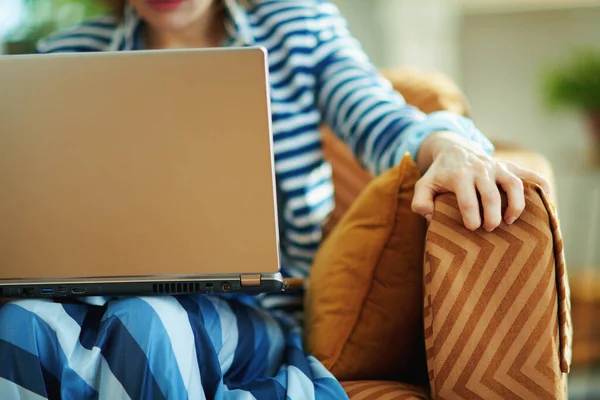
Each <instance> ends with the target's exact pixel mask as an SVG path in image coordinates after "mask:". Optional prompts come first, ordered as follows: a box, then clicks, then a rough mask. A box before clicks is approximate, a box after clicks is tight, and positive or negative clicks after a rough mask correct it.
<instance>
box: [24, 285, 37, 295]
mask: <svg viewBox="0 0 600 400" xmlns="http://www.w3.org/2000/svg"><path fill="white" fill-rule="evenodd" d="M23 294H24V295H26V296H33V295H34V294H35V288H33V287H24V288H23Z"/></svg>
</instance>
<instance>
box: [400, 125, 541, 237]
mask: <svg viewBox="0 0 600 400" xmlns="http://www.w3.org/2000/svg"><path fill="white" fill-rule="evenodd" d="M417 165H418V167H419V169H420V170H421V172H422V173H423V172H425V171H427V172H425V174H424V175H423V177H422V178H421V179H420V180H419V182H417V185H416V187H415V196H414V199H413V203H412V209H413V211H414V212H416V213H417V214H420V215H422V216H424V217H425V218H427V219H428V220H431V217H432V215H433V207H434V206H433V204H434V203H433V199H434V197H435V196H436V195H437V194H441V193H448V192H453V193H455V194H456V198H457V201H458V207H459V209H460V213H461V215H462V218H463V222H464V224H465V227H467V229H470V230H476V229H478V228H479V227H480V226H483V228H484V229H485V230H486V231H488V232H490V231H492V230H494V229H495V228H497V227H498V226H499V225H500V223H501V222H502V220H504V221H505V222H506V223H507V224H509V225H510V224H512V223H513V222H515V220H517V219H518V218H519V216H520V215H521V213H522V212H523V209H524V208H525V196H524V190H523V182H522V181H521V178H525V179H527V180H530V181H533V182H535V183H537V184H539V185H540V186H541V187H542V189H543V190H544V191H545V192H546V193H549V191H550V184H549V183H548V181H547V180H545V179H544V178H542V177H541V176H539V175H538V174H536V173H535V172H532V171H529V170H526V169H523V168H521V167H519V166H517V165H516V164H512V163H504V162H500V161H498V160H495V159H494V158H492V157H491V156H489V155H487V154H486V153H485V152H483V151H482V150H481V149H479V147H477V145H475V144H473V143H471V142H470V141H468V140H466V139H464V138H462V137H461V136H459V135H457V134H455V133H452V132H438V133H434V134H433V135H431V136H430V137H428V138H427V140H426V141H425V142H424V143H423V145H422V147H421V149H420V151H419V154H418V155H417ZM498 186H500V187H502V189H503V190H504V191H505V192H506V194H507V197H508V208H507V210H506V212H505V213H504V215H501V214H502V211H501V202H500V190H499V188H498ZM477 194H479V198H478V196H477ZM480 202H481V204H480ZM480 205H481V207H482V209H483V221H482V220H481V214H480Z"/></svg>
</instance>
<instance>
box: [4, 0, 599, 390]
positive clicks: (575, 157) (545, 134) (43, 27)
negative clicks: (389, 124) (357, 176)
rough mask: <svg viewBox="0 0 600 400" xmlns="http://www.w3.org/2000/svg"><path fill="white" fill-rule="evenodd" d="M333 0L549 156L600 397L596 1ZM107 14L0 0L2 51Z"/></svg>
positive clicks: (376, 46)
mask: <svg viewBox="0 0 600 400" xmlns="http://www.w3.org/2000/svg"><path fill="white" fill-rule="evenodd" d="M334 1H335V2H336V3H337V4H338V6H339V7H340V9H341V10H342V12H343V13H344V14H345V16H346V17H347V19H348V21H349V24H350V28H351V30H352V32H353V33H354V34H355V36H357V37H358V39H359V40H360V41H361V42H362V44H363V46H364V48H365V49H366V51H367V52H368V54H369V55H370V56H371V58H372V60H373V62H374V63H375V64H376V65H377V66H378V67H381V68H396V67H401V66H411V67H416V68H420V69H424V70H427V71H437V72H442V73H444V74H446V75H448V76H449V77H451V78H452V79H453V80H454V81H456V82H457V83H458V85H459V86H460V87H461V89H462V90H463V91H464V93H465V94H466V96H467V98H468V99H469V102H470V103H471V107H472V117H473V119H474V120H475V122H476V124H477V125H478V126H479V127H480V128H481V129H482V130H483V131H484V132H485V133H486V134H487V135H488V136H489V137H491V138H492V139H494V140H496V141H498V142H501V143H511V144H514V145H517V146H522V147H525V148H528V149H531V150H534V151H537V152H539V153H541V154H542V155H544V156H545V157H546V158H547V159H548V160H549V161H550V163H551V164H552V166H553V168H554V171H555V174H556V185H557V198H558V210H559V215H560V218H561V224H562V225H561V226H562V232H563V236H564V241H565V247H566V256H567V264H568V266H569V269H570V274H571V277H572V279H571V281H572V296H573V313H574V326H575V335H576V337H575V347H574V371H573V373H572V374H571V376H570V384H569V390H570V395H571V398H572V399H592V398H600V367H599V366H600V0H334ZM102 12H104V10H103V8H102V7H101V6H100V5H99V3H97V2H96V1H94V0H0V54H2V53H4V54H17V53H28V52H33V51H34V48H35V42H36V41H37V40H38V39H39V38H40V37H43V36H45V35H47V34H48V33H49V32H52V31H54V30H58V29H61V28H65V27H68V26H71V25H75V24H77V23H78V22H80V21H82V20H84V19H86V18H89V17H90V16H93V15H96V14H99V13H102ZM1 91H2V89H1V88H0V93H1Z"/></svg>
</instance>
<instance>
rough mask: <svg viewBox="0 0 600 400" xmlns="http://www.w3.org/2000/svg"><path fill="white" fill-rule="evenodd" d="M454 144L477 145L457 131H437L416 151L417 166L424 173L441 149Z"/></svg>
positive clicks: (470, 146) (463, 145) (461, 145)
mask: <svg viewBox="0 0 600 400" xmlns="http://www.w3.org/2000/svg"><path fill="white" fill-rule="evenodd" d="M456 146H460V147H468V148H473V147H477V145H476V144H474V143H472V142H471V141H469V140H467V139H465V138H464V137H462V136H461V135H459V134H458V133H454V132H450V131H438V132H434V133H432V134H431V135H429V136H428V137H427V139H425V141H424V142H423V144H422V145H421V148H420V149H419V151H418V153H417V159H416V162H417V167H418V168H419V170H420V171H421V173H422V174H423V173H425V172H426V171H427V170H428V169H429V167H430V166H431V164H432V163H433V161H434V160H435V159H436V157H437V156H438V155H439V153H440V152H441V151H443V150H444V149H448V148H452V147H456Z"/></svg>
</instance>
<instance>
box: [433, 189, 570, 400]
mask: <svg viewBox="0 0 600 400" xmlns="http://www.w3.org/2000/svg"><path fill="white" fill-rule="evenodd" d="M526 202H527V207H526V210H525V212H524V213H523V215H522V216H521V218H520V219H519V220H518V221H517V222H516V223H515V224H514V225H512V226H507V225H502V226H501V227H500V228H498V229H496V230H495V231H494V232H492V233H487V232H485V231H483V230H479V231H477V232H470V231H468V230H467V229H465V228H464V226H463V224H462V219H461V216H460V212H459V210H458V206H457V203H456V198H455V197H454V196H453V195H443V196H439V197H438V199H437V200H436V212H435V215H434V218H433V221H432V223H431V224H430V227H429V231H428V238H427V241H426V254H425V269H424V274H425V276H424V283H425V305H424V317H425V342H426V347H427V364H428V369H429V378H430V382H431V386H432V396H433V397H434V398H436V399H486V400H487V399H527V400H529V399H561V398H564V397H565V385H564V377H563V371H564V372H567V370H568V363H569V359H568V355H569V354H568V353H569V349H570V335H571V333H570V329H571V327H570V320H569V318H570V317H569V312H570V309H569V304H568V284H566V283H565V279H566V271H565V269H564V262H563V261H562V241H561V240H560V235H559V232H558V224H557V223H556V221H555V219H554V222H555V223H554V224H551V223H549V210H548V208H547V206H548V205H547V204H545V201H544V200H543V199H542V197H540V195H539V193H538V192H537V190H536V188H534V187H532V186H530V185H527V189H526ZM504 203H506V200H505V199H504ZM550 214H551V212H550ZM557 242H558V243H557ZM556 249H559V250H558V251H557V250H556ZM557 256H558V257H561V260H560V261H559V262H558V263H557ZM561 262H562V268H557V264H558V265H560V264H561ZM559 307H560V310H561V312H560V314H559ZM559 315H560V316H559ZM559 322H560V332H561V334H560V335H559Z"/></svg>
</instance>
